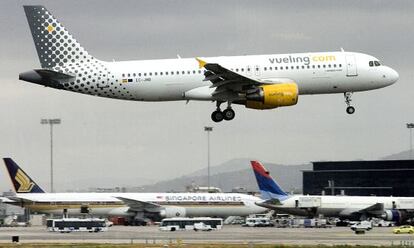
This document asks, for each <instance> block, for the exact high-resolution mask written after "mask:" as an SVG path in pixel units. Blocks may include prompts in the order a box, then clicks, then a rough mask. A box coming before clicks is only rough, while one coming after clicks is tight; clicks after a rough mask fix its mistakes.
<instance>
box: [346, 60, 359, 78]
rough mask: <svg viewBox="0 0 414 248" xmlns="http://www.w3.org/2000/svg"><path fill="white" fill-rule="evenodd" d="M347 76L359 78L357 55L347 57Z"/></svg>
mask: <svg viewBox="0 0 414 248" xmlns="http://www.w3.org/2000/svg"><path fill="white" fill-rule="evenodd" d="M345 59H346V76H348V77H354V76H358V72H357V67H356V60H355V55H346V57H345Z"/></svg>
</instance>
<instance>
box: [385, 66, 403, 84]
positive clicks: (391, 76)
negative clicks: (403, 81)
mask: <svg viewBox="0 0 414 248" xmlns="http://www.w3.org/2000/svg"><path fill="white" fill-rule="evenodd" d="M387 78H388V81H389V84H390V85H391V84H393V83H395V82H397V80H398V79H399V78H400V75H398V72H397V71H396V70H394V69H392V68H389V67H388V70H387Z"/></svg>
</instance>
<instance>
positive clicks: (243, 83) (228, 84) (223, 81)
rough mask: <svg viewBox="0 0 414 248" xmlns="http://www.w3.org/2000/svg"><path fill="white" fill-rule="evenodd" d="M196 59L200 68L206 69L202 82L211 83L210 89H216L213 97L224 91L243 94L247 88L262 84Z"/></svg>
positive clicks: (214, 64) (217, 65) (215, 64)
mask: <svg viewBox="0 0 414 248" xmlns="http://www.w3.org/2000/svg"><path fill="white" fill-rule="evenodd" d="M196 59H197V61H198V63H199V65H200V68H202V67H204V68H205V69H206V72H205V73H204V76H205V78H204V81H211V82H212V83H213V85H212V86H211V88H213V87H216V90H215V92H214V93H213V95H217V94H219V93H222V92H224V91H233V92H245V91H246V90H248V89H249V88H254V86H257V85H260V84H262V83H261V82H259V81H257V80H254V79H251V78H248V77H246V76H243V75H241V74H238V73H236V72H234V71H232V70H229V69H227V68H225V67H223V66H221V65H219V64H217V63H207V62H205V61H203V60H201V59H199V58H196ZM252 73H253V72H252Z"/></svg>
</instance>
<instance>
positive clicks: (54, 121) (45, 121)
mask: <svg viewBox="0 0 414 248" xmlns="http://www.w3.org/2000/svg"><path fill="white" fill-rule="evenodd" d="M60 123H61V120H60V119H57V118H56V119H41V120H40V124H42V125H43V124H45V125H46V124H47V125H49V126H50V192H52V193H53V192H54V190H53V125H56V124H60Z"/></svg>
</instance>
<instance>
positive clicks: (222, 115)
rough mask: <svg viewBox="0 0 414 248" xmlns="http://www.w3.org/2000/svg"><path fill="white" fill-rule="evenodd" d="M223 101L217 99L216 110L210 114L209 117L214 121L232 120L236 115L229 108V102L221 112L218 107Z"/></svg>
mask: <svg viewBox="0 0 414 248" xmlns="http://www.w3.org/2000/svg"><path fill="white" fill-rule="evenodd" d="M222 103H223V102H220V101H217V103H216V105H217V109H216V111H214V112H213V113H212V114H211V119H212V120H213V121H214V122H220V121H222V120H226V121H230V120H233V119H234V117H235V116H236V113H235V112H234V110H233V109H232V108H231V102H228V104H227V108H226V109H225V110H224V111H223V112H222V111H221V109H220V105H221V104H222Z"/></svg>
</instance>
